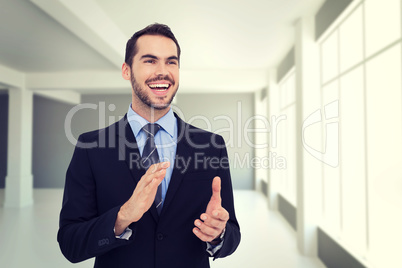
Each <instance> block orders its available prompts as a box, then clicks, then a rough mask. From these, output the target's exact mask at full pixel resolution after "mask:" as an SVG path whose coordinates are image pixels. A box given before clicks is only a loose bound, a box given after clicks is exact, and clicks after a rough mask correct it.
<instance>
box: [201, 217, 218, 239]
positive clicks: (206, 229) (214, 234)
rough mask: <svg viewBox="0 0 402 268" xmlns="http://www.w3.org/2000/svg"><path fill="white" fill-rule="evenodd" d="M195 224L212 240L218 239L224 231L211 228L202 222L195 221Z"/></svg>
mask: <svg viewBox="0 0 402 268" xmlns="http://www.w3.org/2000/svg"><path fill="white" fill-rule="evenodd" d="M194 224H195V226H197V228H198V229H199V230H200V231H201V232H202V233H203V234H205V235H206V236H210V237H211V238H214V237H217V236H218V235H219V234H220V233H221V231H222V230H223V229H222V230H220V229H218V228H213V227H210V226H208V225H206V224H205V223H203V222H202V221H200V220H195V221H194Z"/></svg>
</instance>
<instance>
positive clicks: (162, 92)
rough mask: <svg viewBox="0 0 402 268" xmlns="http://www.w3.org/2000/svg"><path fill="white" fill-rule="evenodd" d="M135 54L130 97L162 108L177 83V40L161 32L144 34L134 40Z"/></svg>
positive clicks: (169, 100)
mask: <svg viewBox="0 0 402 268" xmlns="http://www.w3.org/2000/svg"><path fill="white" fill-rule="evenodd" d="M137 50H138V51H137V54H135V56H134V58H133V64H132V68H131V77H130V80H131V85H132V87H133V92H134V94H133V100H134V98H138V100H140V101H141V102H142V103H144V104H145V105H147V106H148V107H153V108H155V109H159V110H163V109H165V108H167V107H169V106H170V103H171V102H172V100H173V97H174V96H175V94H176V92H177V89H178V87H179V61H178V57H177V47H176V44H175V43H174V42H173V40H171V39H170V38H167V37H164V36H160V35H143V36H141V37H140V38H138V40H137Z"/></svg>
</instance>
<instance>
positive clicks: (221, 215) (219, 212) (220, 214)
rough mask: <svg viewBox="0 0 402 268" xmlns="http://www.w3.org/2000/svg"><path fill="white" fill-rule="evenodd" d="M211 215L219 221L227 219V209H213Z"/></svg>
mask: <svg viewBox="0 0 402 268" xmlns="http://www.w3.org/2000/svg"><path fill="white" fill-rule="evenodd" d="M212 216H213V217H214V218H215V219H219V220H221V221H228V220H229V212H227V210H226V209H224V208H222V207H221V208H220V209H215V210H214V211H212Z"/></svg>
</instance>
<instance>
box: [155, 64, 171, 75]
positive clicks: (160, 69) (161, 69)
mask: <svg viewBox="0 0 402 268" xmlns="http://www.w3.org/2000/svg"><path fill="white" fill-rule="evenodd" d="M167 74H168V70H167V67H166V65H165V64H164V63H159V64H158V65H157V67H156V70H155V75H156V76H165V75H167Z"/></svg>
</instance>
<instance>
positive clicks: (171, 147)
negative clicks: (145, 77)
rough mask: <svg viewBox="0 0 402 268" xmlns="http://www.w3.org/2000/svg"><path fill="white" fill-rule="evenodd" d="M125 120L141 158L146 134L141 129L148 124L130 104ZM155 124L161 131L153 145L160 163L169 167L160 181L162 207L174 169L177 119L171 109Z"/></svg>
mask: <svg viewBox="0 0 402 268" xmlns="http://www.w3.org/2000/svg"><path fill="white" fill-rule="evenodd" d="M127 120H128V122H129V124H130V127H131V130H132V131H133V134H134V136H135V139H136V140H137V145H138V149H139V151H140V154H141V156H142V152H143V151H144V146H145V142H146V140H147V134H146V133H145V131H143V130H142V127H143V126H145V125H146V124H148V123H149V122H148V121H147V120H146V119H144V118H142V117H141V116H139V115H138V114H137V113H136V112H134V110H133V109H132V108H131V104H130V106H129V108H128V112H127ZM155 123H157V124H159V125H160V126H161V129H160V130H159V131H158V132H157V133H156V135H155V145H156V148H157V150H158V155H159V160H160V162H170V166H169V167H168V168H167V170H166V175H165V178H164V179H163V181H162V206H163V204H164V202H165V197H166V192H167V189H168V187H169V183H170V179H171V178H172V172H173V167H174V161H175V158H176V149H177V119H176V117H175V116H174V114H173V111H172V109H170V110H169V112H167V114H165V115H164V116H163V117H162V118H160V119H159V120H158V121H156V122H155Z"/></svg>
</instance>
